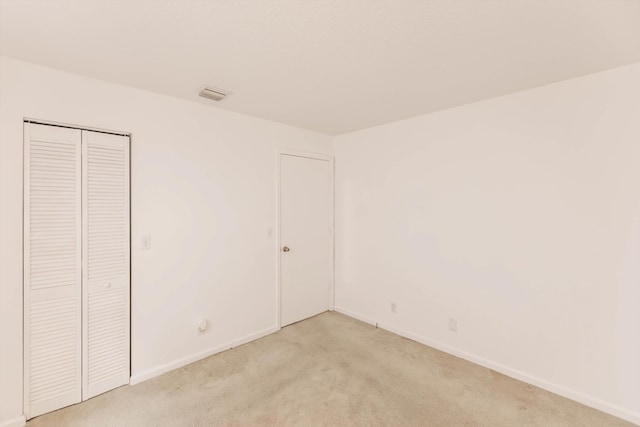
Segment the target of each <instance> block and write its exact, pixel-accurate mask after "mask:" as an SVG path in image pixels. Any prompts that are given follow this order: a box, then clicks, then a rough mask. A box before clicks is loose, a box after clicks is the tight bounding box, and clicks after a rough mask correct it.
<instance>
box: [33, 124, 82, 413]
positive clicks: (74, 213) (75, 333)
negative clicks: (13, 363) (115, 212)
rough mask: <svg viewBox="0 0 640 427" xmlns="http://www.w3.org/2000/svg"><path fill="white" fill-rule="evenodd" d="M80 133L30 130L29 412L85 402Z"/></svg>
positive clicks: (48, 128)
mask: <svg viewBox="0 0 640 427" xmlns="http://www.w3.org/2000/svg"><path fill="white" fill-rule="evenodd" d="M80 168H81V131H80V130H76V129H67V128H62V127H54V126H44V125H37V124H32V123H25V125H24V308H25V309H24V331H25V333H24V360H25V367H24V370H25V382H24V386H25V387H24V389H25V390H24V391H25V414H26V415H27V418H32V417H35V416H37V415H40V414H43V413H45V412H49V411H53V410H55V409H58V408H61V407H64V406H68V405H71V404H73V403H77V402H80V400H81V387H82V382H81V360H82V359H81V358H82V353H81V351H82V345H81V331H82V328H81V313H82V311H81V280H82V272H81V266H82V264H81V244H82V239H81V227H82V221H81V175H80V174H81V169H80Z"/></svg>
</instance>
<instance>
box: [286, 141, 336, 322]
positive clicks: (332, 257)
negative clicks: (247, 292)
mask: <svg viewBox="0 0 640 427" xmlns="http://www.w3.org/2000/svg"><path fill="white" fill-rule="evenodd" d="M282 156H293V157H304V158H307V159H315V160H326V161H328V162H329V180H330V188H331V197H330V199H329V211H330V212H331V214H330V217H329V227H331V237H330V238H331V242H330V247H331V254H330V256H329V270H330V271H329V280H330V282H331V283H330V287H329V288H330V289H329V310H331V311H333V310H334V308H335V286H336V282H335V235H336V233H335V194H336V192H335V172H334V157H333V155H331V154H323V153H314V152H309V151H299V150H291V149H288V148H278V150H277V152H276V230H275V236H276V238H275V256H276V325H277V327H278V328H282V299H281V289H282V283H281V277H282V276H281V265H280V247H281V246H282V242H281V240H280V232H281V230H282V226H281V222H280V220H281V218H280V217H281V209H280V197H281V185H280V171H281V165H280V159H281V158H282Z"/></svg>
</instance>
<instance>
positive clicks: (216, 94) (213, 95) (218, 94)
mask: <svg viewBox="0 0 640 427" xmlns="http://www.w3.org/2000/svg"><path fill="white" fill-rule="evenodd" d="M199 95H200V96H201V97H203V98H208V99H213V100H214V101H222V100H223V99H225V98H226V97H227V95H231V92H229V91H226V90H222V89H218V88H215V87H205V88H204V89H202V90H201V91H200V93H199Z"/></svg>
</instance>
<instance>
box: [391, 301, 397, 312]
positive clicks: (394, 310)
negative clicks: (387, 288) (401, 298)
mask: <svg viewBox="0 0 640 427" xmlns="http://www.w3.org/2000/svg"><path fill="white" fill-rule="evenodd" d="M396 308H397V307H396V303H395V302H392V303H391V312H392V313H395V312H396Z"/></svg>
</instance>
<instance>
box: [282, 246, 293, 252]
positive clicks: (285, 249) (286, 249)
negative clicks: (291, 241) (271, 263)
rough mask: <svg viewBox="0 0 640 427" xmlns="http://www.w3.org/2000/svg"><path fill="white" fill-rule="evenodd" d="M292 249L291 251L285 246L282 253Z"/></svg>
mask: <svg viewBox="0 0 640 427" xmlns="http://www.w3.org/2000/svg"><path fill="white" fill-rule="evenodd" d="M290 250H291V249H289V248H288V247H287V246H284V247H283V248H282V252H289V251H290Z"/></svg>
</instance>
